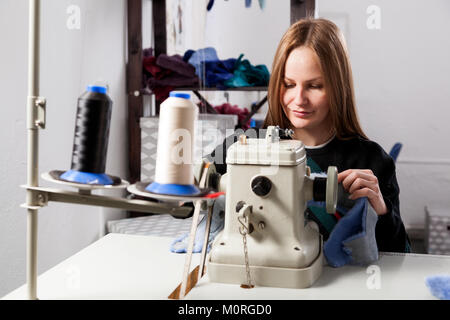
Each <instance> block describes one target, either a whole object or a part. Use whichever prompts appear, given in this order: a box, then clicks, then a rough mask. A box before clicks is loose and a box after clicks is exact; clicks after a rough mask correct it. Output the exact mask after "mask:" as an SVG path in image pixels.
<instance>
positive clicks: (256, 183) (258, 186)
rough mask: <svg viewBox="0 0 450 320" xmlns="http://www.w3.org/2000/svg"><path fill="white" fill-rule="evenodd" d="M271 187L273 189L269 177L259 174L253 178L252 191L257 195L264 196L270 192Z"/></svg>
mask: <svg viewBox="0 0 450 320" xmlns="http://www.w3.org/2000/svg"><path fill="white" fill-rule="evenodd" d="M270 189H272V182H271V181H270V179H269V178H266V177H263V176H258V177H256V178H254V179H253V180H252V191H253V192H254V193H255V194H256V195H258V196H260V197H264V196H266V195H267V194H269V192H270Z"/></svg>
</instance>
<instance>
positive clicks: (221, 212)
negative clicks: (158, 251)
mask: <svg viewBox="0 0 450 320" xmlns="http://www.w3.org/2000/svg"><path fill="white" fill-rule="evenodd" d="M207 218H208V215H207V212H205V215H204V216H203V219H202V220H201V221H200V222H199V224H198V226H197V232H196V234H195V241H194V249H193V251H192V252H193V253H199V252H202V247H203V242H204V240H205V230H206V221H207ZM224 222H225V196H220V197H218V198H217V199H216V200H215V201H214V204H213V212H212V217H211V226H210V229H209V237H208V247H207V251H208V252H209V250H210V249H211V244H212V242H213V241H214V239H215V237H216V236H217V234H218V233H219V232H220V231H221V230H222V229H223V226H224ZM188 242H189V232H188V233H185V234H183V235H182V236H180V237H178V238H176V239H175V240H174V241H173V242H172V243H171V245H170V251H171V252H175V253H186V252H187V248H188Z"/></svg>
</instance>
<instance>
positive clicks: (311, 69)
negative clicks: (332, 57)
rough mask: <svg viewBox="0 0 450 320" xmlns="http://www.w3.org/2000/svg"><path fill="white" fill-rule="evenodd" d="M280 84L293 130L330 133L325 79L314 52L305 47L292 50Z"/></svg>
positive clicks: (285, 110) (284, 108) (284, 104)
mask: <svg viewBox="0 0 450 320" xmlns="http://www.w3.org/2000/svg"><path fill="white" fill-rule="evenodd" d="M282 81H283V84H282V86H281V92H280V93H281V95H280V97H281V101H282V105H283V110H284V113H285V114H286V116H287V118H288V119H289V121H290V122H291V124H292V125H293V127H294V128H295V129H300V130H305V131H311V132H317V130H329V129H330V126H331V123H330V118H329V110H330V107H329V104H328V99H327V93H326V91H325V83H324V81H325V79H324V77H323V73H322V70H321V67H320V63H319V58H318V57H317V55H316V54H315V52H314V51H313V50H311V49H310V48H308V47H299V48H296V49H294V50H293V51H292V52H291V53H290V54H289V56H288V58H287V60H286V66H285V72H284V79H282ZM327 132H329V131H327Z"/></svg>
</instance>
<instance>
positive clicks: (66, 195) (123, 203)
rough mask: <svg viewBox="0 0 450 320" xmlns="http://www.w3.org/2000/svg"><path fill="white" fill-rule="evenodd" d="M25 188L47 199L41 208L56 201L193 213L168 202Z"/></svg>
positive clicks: (181, 213)
mask: <svg viewBox="0 0 450 320" xmlns="http://www.w3.org/2000/svg"><path fill="white" fill-rule="evenodd" d="M24 187H25V188H27V189H28V190H29V191H30V190H31V191H35V192H36V194H37V196H38V197H39V196H40V198H41V199H45V201H44V202H45V203H40V204H39V205H40V206H42V205H45V204H46V202H48V201H54V202H63V203H73V204H81V205H89V206H99V207H108V208H115V209H122V210H129V211H138V212H146V213H168V214H171V215H173V216H179V217H186V216H187V215H188V214H189V213H190V212H191V211H192V208H191V207H186V206H178V205H176V204H171V203H167V202H162V203H160V202H153V201H146V200H137V199H133V200H130V199H123V198H116V197H108V196H100V195H93V194H81V193H79V192H73V191H66V190H58V189H53V188H47V187H29V186H24Z"/></svg>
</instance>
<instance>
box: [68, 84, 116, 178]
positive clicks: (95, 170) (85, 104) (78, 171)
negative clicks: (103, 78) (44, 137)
mask: <svg viewBox="0 0 450 320" xmlns="http://www.w3.org/2000/svg"><path fill="white" fill-rule="evenodd" d="M106 91H107V90H106V87H102V86H88V88H87V91H86V92H84V93H83V94H82V95H81V96H80V97H79V98H78V106H77V114H76V120H75V134H74V141H73V149H72V150H73V151H72V161H71V169H70V170H68V171H66V172H65V173H63V174H62V175H61V176H60V179H62V180H67V181H70V182H77V183H83V184H102V185H111V184H113V180H112V179H111V178H110V177H109V176H108V175H106V174H105V167H106V154H107V151H108V140H109V128H110V123H111V112H112V100H111V99H110V98H109V97H108V95H107V94H106Z"/></svg>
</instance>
